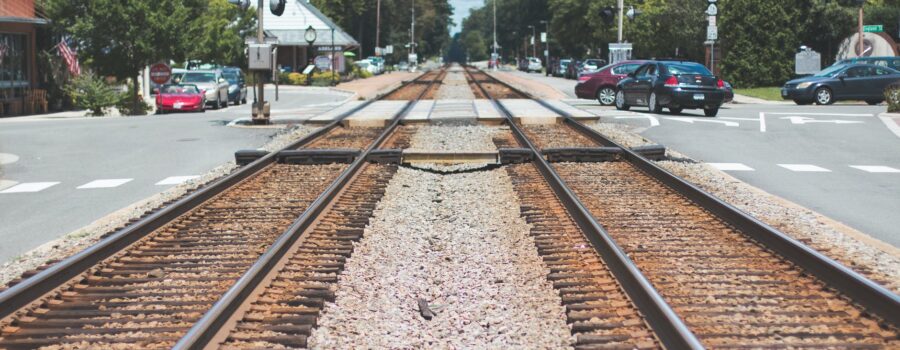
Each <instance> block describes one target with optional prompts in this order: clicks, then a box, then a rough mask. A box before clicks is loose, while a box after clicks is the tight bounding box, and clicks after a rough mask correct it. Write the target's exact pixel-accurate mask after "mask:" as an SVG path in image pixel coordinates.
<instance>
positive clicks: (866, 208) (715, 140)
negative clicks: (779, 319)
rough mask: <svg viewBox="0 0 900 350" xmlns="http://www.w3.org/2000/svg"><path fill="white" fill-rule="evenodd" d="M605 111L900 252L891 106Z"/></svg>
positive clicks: (897, 153)
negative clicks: (887, 110) (709, 113)
mask: <svg viewBox="0 0 900 350" xmlns="http://www.w3.org/2000/svg"><path fill="white" fill-rule="evenodd" d="M585 102H587V103H589V104H590V105H582V106H580V107H581V108H584V109H588V110H595V111H597V110H602V111H604V114H605V115H610V116H607V117H602V118H601V120H602V121H604V122H611V123H624V124H628V125H631V126H633V127H634V128H635V130H636V131H638V132H639V133H640V134H641V135H643V136H644V137H646V138H648V139H650V140H654V141H656V142H657V143H661V144H664V145H666V146H667V147H670V148H672V149H675V150H677V151H679V152H681V153H684V154H686V155H688V156H690V157H691V158H694V159H697V160H700V161H704V162H707V163H715V164H714V165H715V166H717V167H719V168H720V169H722V170H724V171H726V172H727V173H729V174H731V175H733V176H735V177H737V178H738V179H741V180H743V181H745V182H747V183H749V184H751V185H753V186H756V187H758V188H760V189H763V190H765V191H768V192H770V193H772V194H775V195H777V196H780V197H782V198H785V199H788V200H790V201H793V202H795V203H798V204H800V205H803V206H805V207H807V208H809V209H812V210H815V211H817V212H819V213H821V214H824V215H826V216H828V217H831V218H832V219H835V220H837V221H840V222H842V223H844V224H847V225H849V226H851V227H853V228H856V229H857V230H859V231H862V232H864V233H867V234H869V235H871V236H873V237H875V238H878V239H880V240H882V241H885V242H887V243H890V244H892V245H894V246H898V247H900V228H898V227H897V215H898V213H900V170H898V169H900V135H896V134H894V133H892V132H891V131H890V130H889V129H888V128H887V127H886V126H885V124H884V123H883V122H882V121H881V120H880V119H879V118H878V117H877V116H878V114H879V113H881V112H884V106H874V107H873V106H867V105H832V106H796V105H729V106H727V108H725V109H722V110H720V111H719V115H718V117H716V118H708V117H704V116H703V112H702V110H701V111H686V113H685V114H683V115H671V114H667V113H663V114H652V113H648V112H647V110H646V108H633V109H632V111H633V113H621V112H617V111H615V109H614V108H609V107H600V106H599V104H598V103H596V101H585Z"/></svg>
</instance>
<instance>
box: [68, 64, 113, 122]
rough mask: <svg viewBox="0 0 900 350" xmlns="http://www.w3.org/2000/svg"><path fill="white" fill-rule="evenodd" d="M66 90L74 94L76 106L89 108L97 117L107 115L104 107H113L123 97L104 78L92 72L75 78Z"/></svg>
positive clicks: (70, 94) (71, 94)
mask: <svg viewBox="0 0 900 350" xmlns="http://www.w3.org/2000/svg"><path fill="white" fill-rule="evenodd" d="M66 92H68V94H69V96H72V99H73V100H74V101H73V102H75V106H76V107H78V108H83V109H87V110H89V111H90V113H91V115H92V116H95V117H99V116H103V115H105V113H106V112H105V111H104V109H106V108H109V107H112V106H113V105H115V104H116V103H118V102H119V101H120V99H121V98H120V96H119V94H118V93H116V92H115V91H113V89H112V88H110V87H109V85H107V84H106V82H105V81H103V79H100V78H97V77H95V76H94V75H93V74H91V73H84V74H81V75H79V76H78V77H76V78H75V79H73V80H72V83H71V84H70V85H69V86H67V87H66Z"/></svg>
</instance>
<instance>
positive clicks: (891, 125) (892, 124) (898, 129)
mask: <svg viewBox="0 0 900 350" xmlns="http://www.w3.org/2000/svg"><path fill="white" fill-rule="evenodd" d="M878 119H881V122H882V123H884V126H887V128H888V130H890V131H891V132H892V133H894V135H897V137H900V125H897V121H898V120H895V119H894V118H891V117H885V116H878Z"/></svg>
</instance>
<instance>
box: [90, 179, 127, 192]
mask: <svg viewBox="0 0 900 350" xmlns="http://www.w3.org/2000/svg"><path fill="white" fill-rule="evenodd" d="M131 180H134V179H100V180H94V181H91V182H88V183H86V184H84V185H81V186H78V187H76V188H77V189H79V190H83V189H89V188H113V187H119V186H122V185H124V184H125V183H127V182H129V181H131Z"/></svg>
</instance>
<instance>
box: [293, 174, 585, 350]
mask: <svg viewBox="0 0 900 350" xmlns="http://www.w3.org/2000/svg"><path fill="white" fill-rule="evenodd" d="M518 208H519V207H518V205H517V198H516V195H515V192H514V191H513V188H512V184H511V183H510V181H509V178H508V177H507V175H506V172H505V171H503V170H502V169H497V170H493V171H485V172H477V173H468V174H457V175H447V176H440V175H435V174H430V173H426V172H421V171H416V170H411V169H405V168H401V169H400V170H399V171H398V172H397V175H396V176H395V177H394V179H392V181H391V183H390V184H389V185H388V188H387V191H386V194H385V196H384V198H383V199H382V201H381V202H379V204H378V209H376V211H375V217H374V218H373V219H372V222H371V223H370V225H369V227H367V228H366V233H365V236H364V238H363V239H362V241H360V242H359V243H357V246H356V250H355V252H354V253H353V257H352V258H350V260H348V263H347V266H346V270H344V272H343V273H342V274H341V277H340V281H339V283H338V289H337V299H336V301H335V303H334V304H328V305H327V306H326V308H325V310H324V313H323V316H322V317H321V318H320V320H319V327H318V328H316V329H315V330H314V332H313V335H312V336H311V338H310V345H311V348H313V349H350V348H357V347H359V346H360V345H361V344H365V346H364V347H365V348H385V349H388V348H390V349H423V348H427V349H502V348H513V349H526V348H527V349H557V348H569V347H570V344H571V342H572V340H573V339H572V337H571V335H570V332H569V328H568V326H567V325H566V322H565V314H564V309H563V308H562V306H561V302H560V299H559V296H558V295H557V294H556V292H555V291H554V290H553V289H552V287H551V286H550V284H549V283H548V282H547V280H546V274H547V271H546V270H545V267H544V265H543V263H542V261H541V259H540V257H539V256H538V255H537V252H536V249H535V248H534V243H533V242H532V240H531V238H530V237H529V236H528V235H527V232H528V230H529V225H528V224H527V223H525V221H524V219H522V218H521V216H520V213H519V210H518ZM418 298H424V299H425V300H427V301H428V304H429V306H430V308H432V309H434V311H435V313H436V316H435V317H434V318H433V319H431V320H425V319H424V318H423V317H422V316H421V315H420V314H419V308H418V305H417V299H418Z"/></svg>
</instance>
